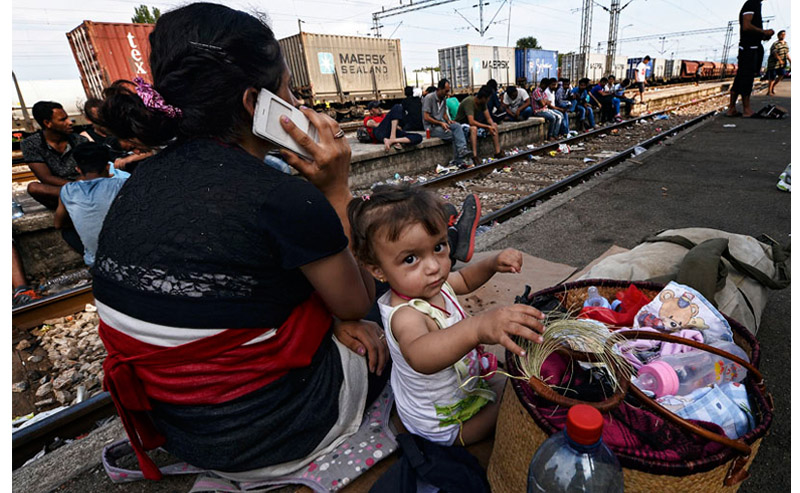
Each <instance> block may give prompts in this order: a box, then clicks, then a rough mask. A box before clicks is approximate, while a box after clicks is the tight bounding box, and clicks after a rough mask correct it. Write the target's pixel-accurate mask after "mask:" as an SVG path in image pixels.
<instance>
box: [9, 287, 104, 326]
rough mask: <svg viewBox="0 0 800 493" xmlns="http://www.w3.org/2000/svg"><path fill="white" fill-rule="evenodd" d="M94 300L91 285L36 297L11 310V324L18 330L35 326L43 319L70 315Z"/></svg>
mask: <svg viewBox="0 0 800 493" xmlns="http://www.w3.org/2000/svg"><path fill="white" fill-rule="evenodd" d="M92 302H94V295H93V294H92V286H91V285H89V286H83V287H79V288H73V289H69V290H67V291H64V292H62V293H59V294H57V295H53V296H48V297H46V298H42V299H38V300H36V301H33V302H31V303H28V304H27V305H24V306H21V307H19V308H14V309H13V310H12V311H11V319H12V325H13V327H14V328H15V329H18V330H27V329H32V328H33V327H37V326H39V325H41V324H42V322H44V321H45V320H48V319H51V318H58V317H63V316H65V315H72V314H73V313H77V312H79V311H82V310H83V309H84V307H85V306H86V304H87V303H92Z"/></svg>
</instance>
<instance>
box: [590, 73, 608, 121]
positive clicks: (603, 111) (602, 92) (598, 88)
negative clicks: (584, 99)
mask: <svg viewBox="0 0 800 493" xmlns="http://www.w3.org/2000/svg"><path fill="white" fill-rule="evenodd" d="M606 84H608V79H607V78H606V77H603V78H602V79H600V82H598V83H597V84H595V86H594V87H592V90H591V93H590V94H591V95H592V99H593V100H594V101H595V102H596V103H597V107H598V108H599V109H600V123H607V122H611V121H613V120H614V102H613V101H612V100H613V98H614V97H613V96H612V95H611V93H610V92H609V91H607V90H606Z"/></svg>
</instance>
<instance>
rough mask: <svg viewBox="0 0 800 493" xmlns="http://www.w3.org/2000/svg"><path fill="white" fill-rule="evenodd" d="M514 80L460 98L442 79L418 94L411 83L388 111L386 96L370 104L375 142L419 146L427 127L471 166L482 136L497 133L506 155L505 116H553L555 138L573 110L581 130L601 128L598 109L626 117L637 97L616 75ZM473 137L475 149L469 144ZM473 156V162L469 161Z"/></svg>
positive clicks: (566, 129)
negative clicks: (502, 86) (630, 95)
mask: <svg viewBox="0 0 800 493" xmlns="http://www.w3.org/2000/svg"><path fill="white" fill-rule="evenodd" d="M524 84H525V83H524V82H523V84H522V85H520V86H515V85H510V86H508V87H506V88H505V90H504V91H502V92H501V91H499V90H498V84H497V81H495V80H494V79H491V80H489V81H488V82H487V83H486V84H485V85H483V86H481V88H480V89H479V90H478V92H477V93H476V94H474V95H469V96H467V97H466V98H464V99H462V100H461V101H459V100H458V99H457V98H456V97H455V96H451V95H450V91H451V86H450V82H449V81H448V80H447V79H441V80H440V81H439V83H438V85H436V86H430V87H428V88H427V89H425V91H424V93H423V94H422V96H421V97H420V96H417V95H415V89H414V88H413V87H410V86H409V87H406V90H405V95H406V98H405V99H404V100H403V101H402V103H398V104H395V105H393V106H392V107H391V109H390V110H389V111H388V112H386V113H384V111H383V109H381V102H380V101H372V102H370V103H369V105H368V107H367V108H368V114H367V115H366V116H365V117H364V127H366V131H367V134H368V136H369V141H370V142H373V143H383V145H384V147H385V148H386V151H387V152H388V151H389V150H390V149H392V148H394V149H397V150H400V149H402V145H404V144H405V145H417V144H419V143H420V142H422V139H423V137H422V135H421V134H418V133H414V132H415V131H422V130H424V131H426V132H427V133H428V135H429V137H430V138H440V139H442V140H445V141H450V142H452V146H453V158H452V160H451V161H450V164H451V165H456V166H459V167H470V166H473V165H476V164H479V163H480V158H479V157H478V138H482V137H487V136H491V137H492V141H493V144H494V157H495V158H498V157H502V155H503V154H502V152H501V149H500V139H499V133H498V125H499V124H501V123H502V122H504V121H523V120H527V119H528V118H530V117H531V116H537V117H541V118H544V119H545V120H546V121H547V125H548V129H547V138H548V139H549V140H551V141H554V140H558V139H561V138H564V137H567V136H568V135H569V133H570V121H569V118H570V116H569V115H570V114H571V113H572V114H574V116H573V118H575V119H576V122H575V125H574V126H575V127H577V129H578V130H586V131H588V130H592V129H594V128H595V125H596V124H595V112H599V120H600V121H599V123H601V124H604V123H607V122H613V121H620V120H622V118H623V116H622V112H623V105H624V114H625V115H626V116H628V115H630V112H631V108H632V106H633V104H634V100H633V99H630V98H627V97H625V91H626V90H627V89H628V88H629V86H630V85H631V82H630V80H629V79H625V80H623V81H622V83H618V82H617V81H616V77H615V76H614V75H609V76H608V77H603V78H602V79H600V81H599V82H598V83H596V84H591V83H590V80H589V79H588V78H583V79H580V80H579V81H578V85H577V87H572V86H571V85H570V80H569V79H566V78H562V79H556V78H543V79H542V80H540V81H539V83H538V84H535V85H531V86H530V87H529V88H527V89H526V88H525V87H524ZM467 141H469V144H470V147H471V149H470V148H468V146H467ZM467 158H471V162H466V161H465V160H466V159H467Z"/></svg>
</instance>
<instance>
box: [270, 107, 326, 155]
mask: <svg viewBox="0 0 800 493" xmlns="http://www.w3.org/2000/svg"><path fill="white" fill-rule="evenodd" d="M311 112H312V113H314V112H313V111H311ZM303 114H305V115H306V116H308V114H307V112H303ZM309 120H311V118H309ZM280 121H281V126H282V127H283V129H284V130H285V131H286V133H288V134H289V136H290V137H291V138H292V139H294V141H295V142H297V144H298V145H299V146H300V147H302V148H303V149H305V150H306V151H308V152H309V154H311V155H312V156H314V157H316V156H317V155H318V154H319V153H320V151H321V148H320V146H319V145H318V144H317V143H316V142H314V139H312V138H311V137H310V136H309V135H308V134H307V133H305V132H303V131H302V130H300V129H299V128H297V125H295V124H294V122H293V121H292V120H291V118H289V117H288V116H286V115H282V116H281V118H280ZM311 123H312V125H313V124H314V120H311ZM315 126H316V125H315ZM320 133H321V132H320V129H319V128H317V135H319V134H320Z"/></svg>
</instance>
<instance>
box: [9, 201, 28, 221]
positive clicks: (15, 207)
mask: <svg viewBox="0 0 800 493" xmlns="http://www.w3.org/2000/svg"><path fill="white" fill-rule="evenodd" d="M24 215H25V212H24V211H23V210H22V206H21V205H19V204H18V203H17V201H16V200H14V199H11V219H16V218H18V217H22V216H24Z"/></svg>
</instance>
